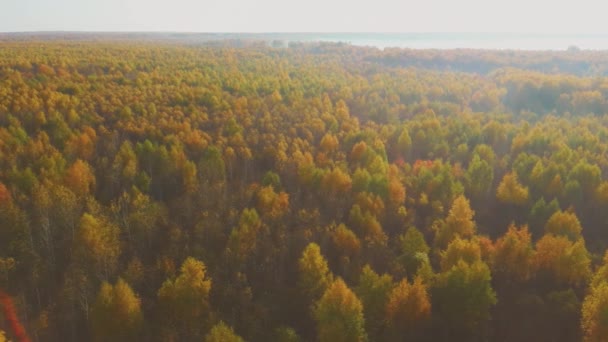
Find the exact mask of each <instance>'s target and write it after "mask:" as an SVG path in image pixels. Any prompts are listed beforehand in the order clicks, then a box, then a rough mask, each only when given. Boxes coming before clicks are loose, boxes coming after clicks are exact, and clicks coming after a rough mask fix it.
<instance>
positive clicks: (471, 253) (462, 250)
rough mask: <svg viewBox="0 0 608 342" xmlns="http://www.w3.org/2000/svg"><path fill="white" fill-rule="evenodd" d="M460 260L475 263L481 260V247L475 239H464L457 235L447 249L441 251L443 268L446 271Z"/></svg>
mask: <svg viewBox="0 0 608 342" xmlns="http://www.w3.org/2000/svg"><path fill="white" fill-rule="evenodd" d="M460 261H464V262H466V263H467V264H470V265H472V264H474V263H475V262H477V261H481V248H480V246H479V243H478V242H477V241H475V240H463V239H461V238H460V237H456V238H455V239H454V240H452V241H451V242H450V244H449V245H448V247H447V248H446V250H445V251H442V252H441V270H442V271H443V272H446V271H448V270H450V269H451V268H452V267H454V266H455V265H457V264H458V263H459V262H460Z"/></svg>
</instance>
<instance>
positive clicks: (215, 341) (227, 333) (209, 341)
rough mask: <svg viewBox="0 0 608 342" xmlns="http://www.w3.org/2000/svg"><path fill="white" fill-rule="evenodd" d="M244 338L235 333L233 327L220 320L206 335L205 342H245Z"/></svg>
mask: <svg viewBox="0 0 608 342" xmlns="http://www.w3.org/2000/svg"><path fill="white" fill-rule="evenodd" d="M243 341H244V340H243V339H242V338H241V337H240V336H239V335H237V334H235V333H234V330H232V328H231V327H229V326H227V325H226V324H225V323H224V322H219V323H218V324H216V325H214V326H213V328H211V330H210V331H209V333H207V335H205V342H243Z"/></svg>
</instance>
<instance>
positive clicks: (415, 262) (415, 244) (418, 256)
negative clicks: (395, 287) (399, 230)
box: [399, 227, 430, 275]
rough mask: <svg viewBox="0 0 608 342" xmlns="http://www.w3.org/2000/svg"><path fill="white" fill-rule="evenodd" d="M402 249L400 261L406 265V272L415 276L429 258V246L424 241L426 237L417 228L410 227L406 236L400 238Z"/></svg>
mask: <svg viewBox="0 0 608 342" xmlns="http://www.w3.org/2000/svg"><path fill="white" fill-rule="evenodd" d="M399 245H400V248H401V256H400V257H399V259H400V261H401V262H402V263H403V264H404V266H405V270H406V272H408V274H409V275H413V274H415V273H416V272H417V270H418V268H419V267H420V266H421V265H422V263H424V260H425V259H426V258H428V255H427V254H428V252H429V250H430V249H429V246H428V245H427V243H426V241H425V240H424V235H422V233H421V232H420V231H419V230H418V229H417V228H416V227H410V228H408V229H407V231H406V232H405V234H403V235H401V236H399Z"/></svg>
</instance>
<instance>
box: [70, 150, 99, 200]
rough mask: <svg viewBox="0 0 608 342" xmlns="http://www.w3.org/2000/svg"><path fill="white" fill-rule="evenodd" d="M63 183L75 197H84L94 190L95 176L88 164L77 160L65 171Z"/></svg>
mask: <svg viewBox="0 0 608 342" xmlns="http://www.w3.org/2000/svg"><path fill="white" fill-rule="evenodd" d="M65 182H66V185H67V187H68V188H70V190H72V191H73V192H74V193H75V194H76V195H78V196H81V197H82V196H86V195H88V194H89V193H91V191H92V190H94V189H95V174H94V173H93V169H92V168H91V166H90V165H89V164H87V163H86V162H84V161H82V160H80V159H78V160H77V161H76V162H74V164H72V166H70V168H69V169H68V170H67V173H66V176H65Z"/></svg>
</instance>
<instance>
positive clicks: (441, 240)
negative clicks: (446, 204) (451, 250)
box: [435, 195, 476, 248]
mask: <svg viewBox="0 0 608 342" xmlns="http://www.w3.org/2000/svg"><path fill="white" fill-rule="evenodd" d="M474 215H475V211H473V209H471V205H470V203H469V200H468V199H466V197H464V196H463V195H460V196H458V197H456V199H455V200H454V202H453V203H452V207H451V209H450V212H449V213H448V216H447V218H446V219H445V223H444V224H443V225H441V226H440V227H439V228H438V230H437V232H436V233H435V245H436V246H437V247H439V248H444V247H446V246H447V245H448V243H450V241H452V240H453V239H454V238H456V236H460V237H461V238H470V237H472V236H473V235H474V234H475V231H476V227H475V221H473V216H474Z"/></svg>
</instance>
